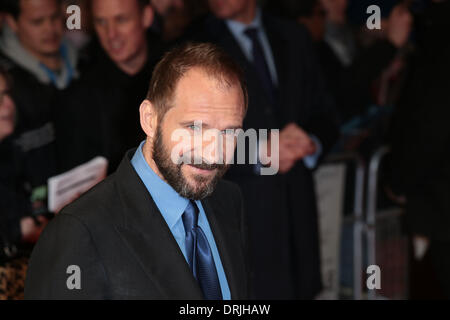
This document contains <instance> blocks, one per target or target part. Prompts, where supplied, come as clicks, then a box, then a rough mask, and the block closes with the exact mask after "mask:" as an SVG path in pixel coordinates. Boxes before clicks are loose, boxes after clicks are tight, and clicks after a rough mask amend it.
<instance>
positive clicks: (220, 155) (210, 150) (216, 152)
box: [202, 137, 224, 164]
mask: <svg viewBox="0 0 450 320" xmlns="http://www.w3.org/2000/svg"><path fill="white" fill-rule="evenodd" d="M219 140H220V139H217V137H214V138H213V139H208V140H207V141H203V146H202V156H203V160H204V161H205V162H206V163H208V164H223V161H224V148H223V146H221V145H220V144H219Z"/></svg>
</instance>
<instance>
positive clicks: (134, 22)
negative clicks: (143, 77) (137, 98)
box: [92, 0, 153, 73]
mask: <svg viewBox="0 0 450 320" xmlns="http://www.w3.org/2000/svg"><path fill="white" fill-rule="evenodd" d="M92 15H93V18H94V26H95V30H96V32H97V35H98V37H99V39H100V42H101V45H102V47H103V49H104V50H105V51H106V52H107V54H108V55H109V57H110V58H111V60H113V61H114V62H115V63H116V64H117V65H118V66H119V68H121V69H124V70H125V71H128V70H130V73H131V72H132V71H133V70H132V69H136V68H137V69H139V68H140V67H142V66H143V64H145V61H146V59H147V40H146V31H147V29H148V28H149V27H150V25H151V24H152V22H153V11H152V9H151V7H150V6H145V7H141V6H140V5H139V2H138V0H128V1H123V0H92ZM136 65H138V67H135V66H136Z"/></svg>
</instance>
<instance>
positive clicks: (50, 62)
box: [38, 54, 62, 71]
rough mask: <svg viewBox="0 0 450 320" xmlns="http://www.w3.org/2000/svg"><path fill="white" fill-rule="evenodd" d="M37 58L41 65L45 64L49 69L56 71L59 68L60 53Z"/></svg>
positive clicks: (60, 62)
mask: <svg viewBox="0 0 450 320" xmlns="http://www.w3.org/2000/svg"><path fill="white" fill-rule="evenodd" d="M38 59H39V61H40V62H41V63H42V64H43V65H45V66H46V67H47V68H49V69H50V70H53V71H58V70H60V69H61V66H62V58H61V55H59V54H58V55H54V56H44V57H41V58H38Z"/></svg>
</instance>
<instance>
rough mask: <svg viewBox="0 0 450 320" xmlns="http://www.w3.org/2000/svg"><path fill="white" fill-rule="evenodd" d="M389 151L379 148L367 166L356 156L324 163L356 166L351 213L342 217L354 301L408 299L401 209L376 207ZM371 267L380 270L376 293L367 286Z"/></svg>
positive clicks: (348, 155) (341, 157) (406, 251)
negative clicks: (349, 245) (349, 243)
mask: <svg viewBox="0 0 450 320" xmlns="http://www.w3.org/2000/svg"><path fill="white" fill-rule="evenodd" d="M389 151H390V150H389V148H388V147H381V148H380V149H378V150H377V151H376V152H375V153H374V154H373V156H372V157H371V159H370V160H369V161H368V162H367V165H366V163H365V162H364V160H363V159H362V158H361V157H360V156H359V155H358V154H357V153H347V154H337V155H331V156H330V157H328V158H327V159H326V161H325V164H339V163H345V164H346V165H347V168H349V165H351V164H354V166H355V174H354V178H355V181H354V199H353V210H352V212H351V214H350V215H348V216H347V217H345V218H344V222H345V223H347V225H351V228H352V233H353V241H352V242H353V243H352V246H353V248H352V264H353V266H352V269H353V275H352V278H353V280H352V294H351V297H352V298H353V299H355V300H363V299H369V300H375V299H407V292H408V245H407V243H408V242H407V238H406V236H405V235H404V232H403V228H402V217H403V210H402V209H401V208H399V207H396V206H389V207H388V208H378V199H379V195H380V192H379V189H380V183H379V182H380V172H381V171H382V162H383V160H384V159H385V157H386V156H387V155H388V154H389ZM346 191H347V190H346ZM371 265H377V266H379V267H380V269H381V289H379V290H369V289H368V288H367V286H366V280H367V278H368V274H367V273H366V271H367V267H368V266H371Z"/></svg>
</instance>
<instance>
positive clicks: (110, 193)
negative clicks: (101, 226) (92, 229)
mask: <svg viewBox="0 0 450 320" xmlns="http://www.w3.org/2000/svg"><path fill="white" fill-rule="evenodd" d="M119 201H120V195H119V194H118V191H117V188H116V176H115V174H113V175H111V176H109V177H108V178H106V179H105V180H103V181H102V182H100V183H99V184H97V185H96V186H95V187H93V188H92V189H91V190H89V191H88V192H86V193H85V194H83V195H82V196H81V197H80V198H78V199H77V200H75V201H74V202H72V203H71V204H69V205H67V206H66V207H65V208H63V210H61V213H60V215H61V216H72V217H74V218H77V219H78V220H80V221H82V222H83V223H84V224H87V225H91V224H96V223H97V222H102V221H103V222H104V221H111V219H112V218H114V216H115V213H116V212H117V210H118V207H119V205H120V203H119Z"/></svg>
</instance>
